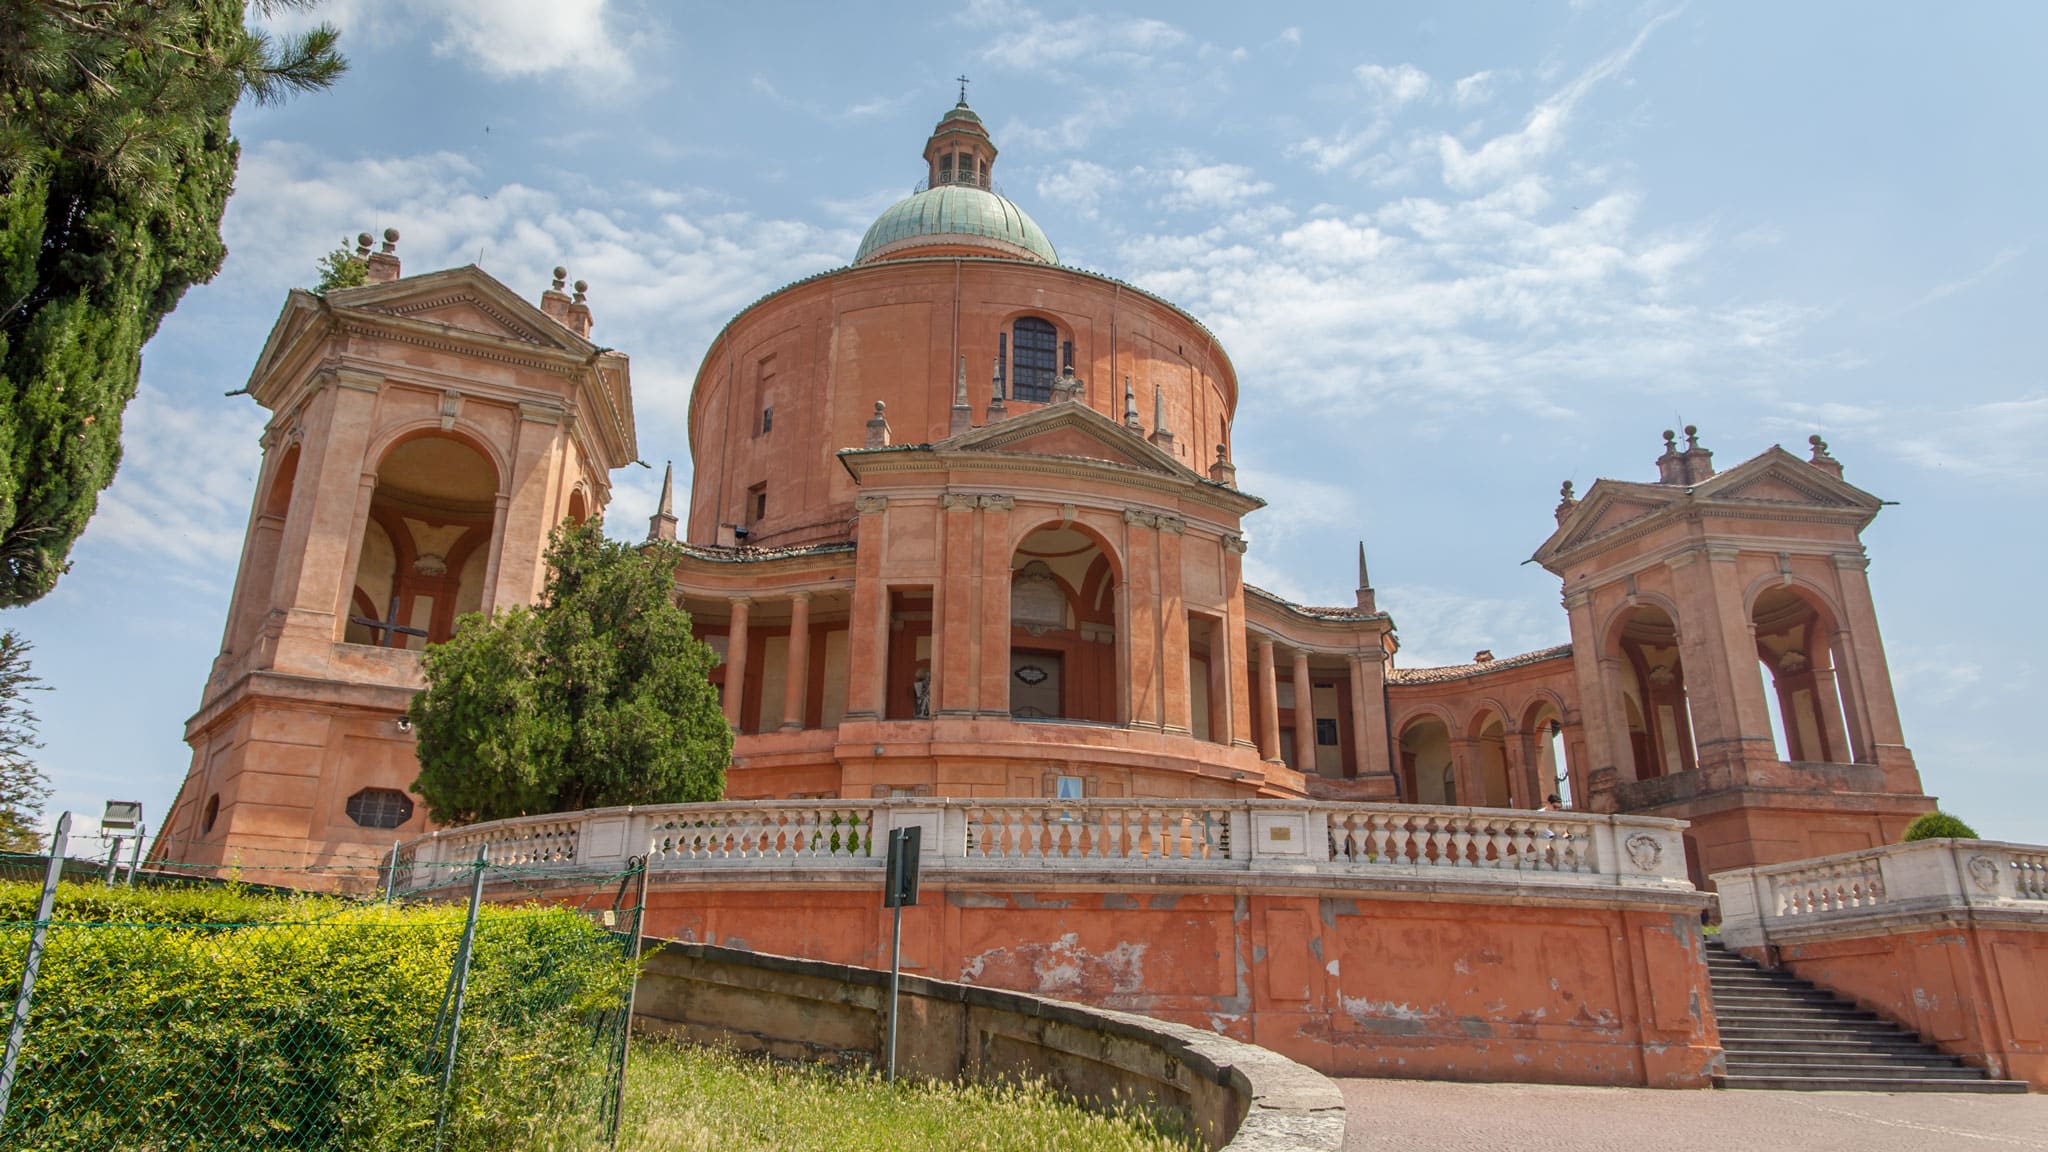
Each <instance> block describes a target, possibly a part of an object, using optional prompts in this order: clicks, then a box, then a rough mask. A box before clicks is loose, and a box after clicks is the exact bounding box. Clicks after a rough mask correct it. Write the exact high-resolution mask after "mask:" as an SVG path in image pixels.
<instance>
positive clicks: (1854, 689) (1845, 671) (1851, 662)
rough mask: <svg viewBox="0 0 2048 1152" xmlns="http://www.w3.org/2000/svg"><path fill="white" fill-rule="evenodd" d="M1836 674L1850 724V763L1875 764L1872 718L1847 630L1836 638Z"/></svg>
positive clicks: (1841, 631) (1850, 637)
mask: <svg viewBox="0 0 2048 1152" xmlns="http://www.w3.org/2000/svg"><path fill="white" fill-rule="evenodd" d="M1832 640H1833V641H1834V650H1835V669H1836V672H1835V675H1836V677H1837V678H1838V681H1839V683H1840V684H1841V686H1842V688H1843V692H1842V713H1843V717H1844V719H1845V720H1846V721H1847V722H1848V725H1849V732H1848V736H1849V743H1848V744H1847V745H1846V747H1847V748H1848V749H1849V752H1848V756H1849V759H1850V762H1851V763H1855V764H1875V763H1877V753H1876V751H1874V750H1873V749H1872V748H1871V745H1870V736H1869V732H1870V717H1869V716H1868V715H1867V714H1866V713H1865V712H1864V710H1863V693H1862V691H1861V689H1860V688H1859V687H1858V685H1857V682H1856V673H1855V668H1856V656H1855V649H1854V645H1855V643H1856V641H1855V638H1854V637H1852V636H1850V635H1849V630H1848V629H1847V628H1841V629H1837V630H1836V632H1835V634H1834V636H1833V637H1832Z"/></svg>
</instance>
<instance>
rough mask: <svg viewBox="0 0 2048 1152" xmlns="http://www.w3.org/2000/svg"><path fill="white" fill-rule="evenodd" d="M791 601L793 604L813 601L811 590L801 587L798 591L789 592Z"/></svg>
mask: <svg viewBox="0 0 2048 1152" xmlns="http://www.w3.org/2000/svg"><path fill="white" fill-rule="evenodd" d="M789 602H790V603H792V604H809V603H810V602H811V592H810V590H809V589H799V590H798V591H795V592H791V593H790V594H789Z"/></svg>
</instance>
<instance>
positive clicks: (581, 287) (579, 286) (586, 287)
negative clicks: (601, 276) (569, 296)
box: [576, 280, 590, 304]
mask: <svg viewBox="0 0 2048 1152" xmlns="http://www.w3.org/2000/svg"><path fill="white" fill-rule="evenodd" d="M589 291H590V281H588V280H578V281H577V282H576V303H578V304H582V303H584V302H585V300H584V293H586V292H589Z"/></svg>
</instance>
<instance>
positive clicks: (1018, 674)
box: [1010, 648, 1062, 719]
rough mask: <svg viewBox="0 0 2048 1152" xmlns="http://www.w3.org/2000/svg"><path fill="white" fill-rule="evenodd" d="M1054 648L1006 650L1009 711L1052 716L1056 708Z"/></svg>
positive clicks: (1056, 656) (1057, 680)
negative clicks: (1008, 656) (1008, 654)
mask: <svg viewBox="0 0 2048 1152" xmlns="http://www.w3.org/2000/svg"><path fill="white" fill-rule="evenodd" d="M1060 663H1061V657H1060V654H1059V653H1058V652H1033V651H1030V650H1028V649H1025V650H1018V649H1014V648H1013V649H1011V650H1010V715H1012V716H1020V717H1024V718H1027V719H1029V718H1033V717H1037V718H1056V717H1058V716H1060V715H1062V713H1061V711H1060Z"/></svg>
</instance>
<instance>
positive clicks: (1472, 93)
mask: <svg viewBox="0 0 2048 1152" xmlns="http://www.w3.org/2000/svg"><path fill="white" fill-rule="evenodd" d="M1491 99H1493V73H1492V72H1474V73H1473V74H1471V75H1470V76H1466V77H1464V78H1462V79H1460V80H1459V81H1458V82H1457V83H1456V84H1454V85H1452V86H1451V100H1452V102H1453V103H1455V104H1457V106H1458V107H1460V108H1470V107H1471V106H1473V105H1474V104H1484V103H1486V102H1487V101H1488V100H1491Z"/></svg>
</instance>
